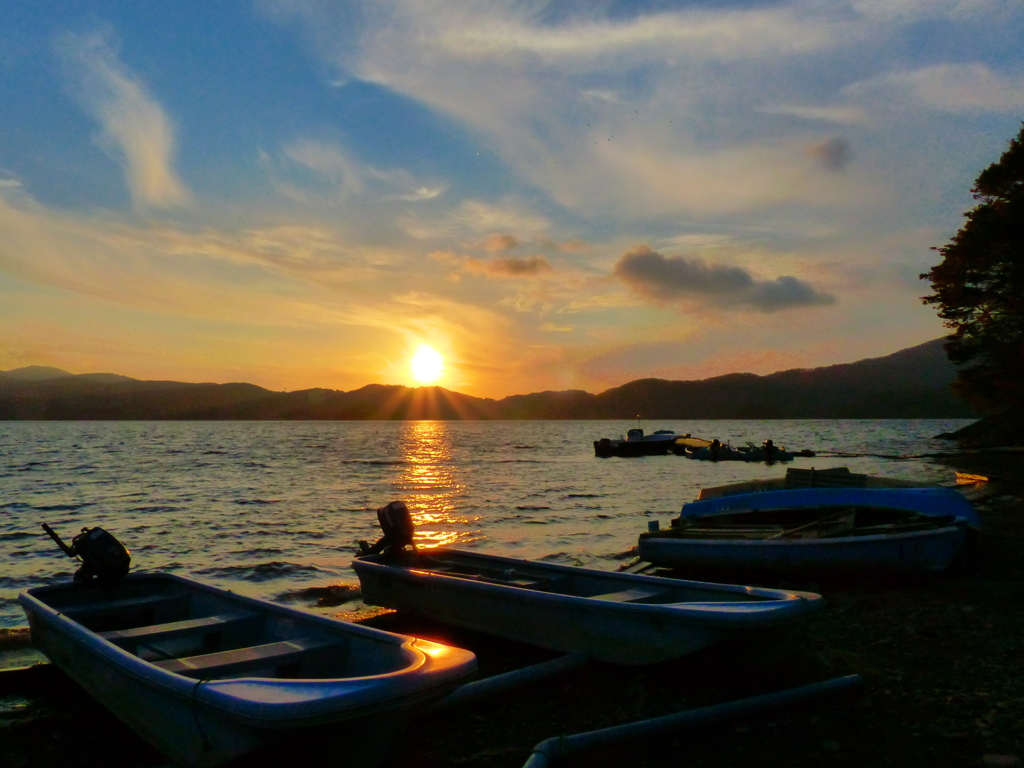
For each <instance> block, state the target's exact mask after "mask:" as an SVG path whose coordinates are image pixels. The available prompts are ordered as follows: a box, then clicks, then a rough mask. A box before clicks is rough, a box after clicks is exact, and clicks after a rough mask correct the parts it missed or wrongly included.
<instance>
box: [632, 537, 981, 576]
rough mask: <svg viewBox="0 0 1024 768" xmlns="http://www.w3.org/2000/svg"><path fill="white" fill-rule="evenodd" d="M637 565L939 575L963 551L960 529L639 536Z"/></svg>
mask: <svg viewBox="0 0 1024 768" xmlns="http://www.w3.org/2000/svg"><path fill="white" fill-rule="evenodd" d="M640 536H641V537H640V540H639V546H638V553H637V554H638V555H639V557H640V559H641V560H646V561H647V562H650V563H653V564H654V565H658V566H661V567H664V568H701V569H736V570H743V569H750V570H758V571H762V570H763V571H776V572H782V573H796V572H799V571H810V572H815V573H820V572H830V573H857V572H860V573H863V572H865V571H885V572H940V571H944V570H946V569H947V568H948V567H949V565H950V563H952V561H953V559H954V558H955V557H956V556H957V554H959V552H960V551H961V549H962V548H963V545H964V542H965V540H966V537H967V528H966V526H961V525H951V526H945V527H942V528H937V529H935V530H929V531H911V532H907V533H902V534H891V535H885V536H848V537H836V538H828V539H800V540H795V541H780V540H774V541H757V540H753V541H752V540H724V539H717V540H710V541H709V540H700V539H687V538H678V537H674V536H672V532H671V531H666V532H664V534H662V535H657V534H641V535H640Z"/></svg>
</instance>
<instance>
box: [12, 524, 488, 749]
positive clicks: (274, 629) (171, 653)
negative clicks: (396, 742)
mask: <svg viewBox="0 0 1024 768" xmlns="http://www.w3.org/2000/svg"><path fill="white" fill-rule="evenodd" d="M89 530H90V531H97V530H101V529H89ZM103 533H106V532H103ZM108 535H109V534H108ZM111 538H112V537H111ZM76 539H77V537H76ZM115 541H116V540H115ZM84 559H85V558H83V560H84ZM19 600H20V602H21V605H22V607H23V608H24V610H25V613H26V615H27V616H28V622H29V627H30V631H31V635H32V639H33V642H34V644H35V645H36V647H37V648H38V649H39V650H41V651H42V652H43V653H44V654H45V655H46V656H47V657H49V658H50V660H51V661H52V662H53V663H54V664H55V665H56V666H57V667H59V668H60V669H61V670H63V671H64V672H65V673H67V674H68V676H69V677H71V678H72V679H73V680H75V682H77V683H78V684H79V685H80V686H81V687H82V688H84V689H85V690H86V691H88V692H89V693H90V694H91V695H92V696H93V697H94V698H95V699H97V700H98V701H99V702H101V703H102V704H103V705H104V706H106V707H107V708H108V709H110V710H111V711H112V712H113V713H114V714H115V715H117V716H118V717H119V718H120V719H121V720H123V721H124V722H125V723H126V724H127V725H128V726H130V727H131V728H132V729H133V730H135V731H136V732H137V733H138V734H139V735H140V736H142V737H143V738H144V739H146V740H147V741H149V742H150V743H151V744H153V745H154V746H155V747H156V748H157V749H159V750H161V751H162V752H163V753H164V754H165V755H167V756H168V757H169V758H170V759H171V760H173V761H174V763H175V764H177V765H183V766H196V767H198V768H207V767H209V766H217V765H221V764H223V763H227V762H229V761H234V760H236V759H238V758H240V757H242V756H243V755H244V756H250V755H253V756H255V755H257V754H260V755H271V756H273V755H277V754H278V751H280V752H281V753H282V754H285V755H290V756H291V757H292V758H293V759H294V756H295V749H296V743H303V744H304V743H305V742H306V741H307V740H313V739H318V738H322V737H330V738H339V737H341V738H344V737H345V736H346V735H347V736H348V738H347V740H346V742H345V744H344V751H345V755H346V758H349V757H351V758H352V759H353V761H354V762H353V763H352V764H354V765H370V764H374V763H375V762H378V761H379V760H380V759H382V757H381V756H382V753H385V750H383V749H382V744H386V742H387V739H388V738H389V737H390V735H391V734H392V733H393V732H394V731H395V730H396V729H397V728H398V727H399V726H400V725H401V724H402V722H403V721H404V719H405V718H406V717H408V716H409V715H411V714H412V713H413V712H414V711H415V710H416V709H417V708H419V707H420V706H422V705H423V704H425V703H429V702H433V701H434V700H436V699H439V698H441V697H442V696H444V695H446V694H448V693H450V692H451V691H452V690H454V689H455V688H457V687H458V686H460V685H462V684H464V683H465V682H467V681H468V680H470V679H471V678H472V677H473V676H474V674H475V670H476V657H475V656H474V655H473V654H472V653H470V652H469V651H465V650H462V649H458V648H452V647H449V646H445V645H441V644H438V643H434V642H429V641H426V640H423V639H419V638H413V637H408V636H404V635H398V634H394V633H390V632H385V631H382V630H378V629H373V628H370V627H364V626H360V625H358V624H352V623H346V622H343V621H339V620H336V619H333V618H329V617H326V616H317V615H314V614H311V613H307V612H305V611H300V610H295V609H291V608H288V607H285V606H280V605H275V604H273V603H269V602H267V601H264V600H258V599H254V598H251V597H245V596H242V595H238V594H235V593H233V592H230V591H227V590H223V589H219V588H217V587H213V586H210V585H207V584H203V583H201V582H198V581H195V580H194V579H191V578H187V577H184V576H179V575H174V574H148V573H133V574H128V575H126V576H124V577H123V578H117V579H106V580H104V579H99V580H97V579H93V578H89V575H88V574H87V575H86V577H85V578H79V579H78V580H76V581H75V582H72V583H65V584H57V585H53V586H43V587H37V588H33V589H29V590H27V591H26V592H24V593H22V594H21V595H20V596H19ZM364 749H365V752H366V754H361V752H362V750H364ZM357 753H358V754H357ZM354 755H357V756H354Z"/></svg>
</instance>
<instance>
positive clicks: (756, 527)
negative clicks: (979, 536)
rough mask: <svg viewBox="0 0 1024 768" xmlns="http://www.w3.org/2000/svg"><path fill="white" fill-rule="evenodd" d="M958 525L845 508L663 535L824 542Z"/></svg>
mask: <svg viewBox="0 0 1024 768" xmlns="http://www.w3.org/2000/svg"><path fill="white" fill-rule="evenodd" d="M954 521H955V518H954V517H953V516H952V515H943V516H930V515H921V514H917V513H915V512H910V511H907V510H902V509H886V508H879V507H859V506H850V505H844V506H841V507H832V508H828V507H826V508H821V507H818V508H814V509H773V510H756V511H749V510H748V511H741V512H736V513H735V514H716V515H708V516H704V517H694V518H686V517H683V518H676V519H675V520H673V521H672V527H671V528H670V529H669V530H668V531H664V532H663V534H664V535H666V536H671V537H674V538H690V539H700V538H707V539H756V540H762V541H763V540H770V539H824V538H835V537H841V536H873V535H885V534H894V533H906V532H912V531H926V530H932V529H936V528H944V527H946V526H949V525H952V524H953V523H954ZM650 535H654V536H657V535H658V534H650Z"/></svg>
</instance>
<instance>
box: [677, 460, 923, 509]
mask: <svg viewBox="0 0 1024 768" xmlns="http://www.w3.org/2000/svg"><path fill="white" fill-rule="evenodd" d="M928 487H935V483H923V482H918V481H916V480H903V479H900V478H894V477H882V476H879V475H865V474H861V473H859V472H851V471H850V470H849V468H848V467H826V468H825V469H816V468H814V467H810V468H809V469H801V468H798V467H789V468H787V469H786V474H785V475H784V476H779V477H771V478H766V479H761V480H747V481H744V482H739V483H729V484H727V485H717V486H711V487H707V488H701V490H700V493H698V494H697V500H698V501H702V500H704V499H715V498H718V497H719V496H735V495H736V494H738V493H759V492H764V491H781V490H783V489H785V488H928Z"/></svg>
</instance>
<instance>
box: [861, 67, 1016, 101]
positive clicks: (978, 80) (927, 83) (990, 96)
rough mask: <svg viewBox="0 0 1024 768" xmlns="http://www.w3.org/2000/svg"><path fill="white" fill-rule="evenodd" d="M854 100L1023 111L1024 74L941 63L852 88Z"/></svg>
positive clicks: (888, 75) (890, 74) (883, 77)
mask: <svg viewBox="0 0 1024 768" xmlns="http://www.w3.org/2000/svg"><path fill="white" fill-rule="evenodd" d="M846 90H847V93H848V94H849V96H850V97H851V98H854V99H884V101H885V102H887V103H890V104H898V105H902V106H904V108H905V107H906V106H907V105H908V104H910V105H917V106H921V107H925V108H927V109H931V110H936V111H940V112H949V113H979V112H1001V113H1013V112H1019V111H1020V110H1021V109H1022V108H1024V73H1020V75H1019V76H1018V77H1016V78H1013V79H1011V78H1009V77H1006V76H1004V75H1001V74H998V73H996V72H993V71H992V69H991V68H990V67H988V66H987V65H985V64H980V63H967V64H939V65H935V66H931V67H922V68H920V69H915V70H908V71H902V72H892V73H887V74H884V75H880V76H878V77H875V78H871V79H869V80H865V81H862V82H859V83H855V84H853V85H851V86H849V87H848V88H847V89H846Z"/></svg>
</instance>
